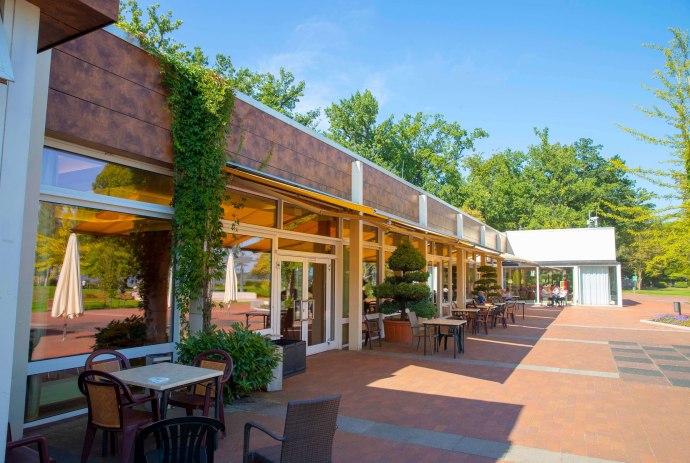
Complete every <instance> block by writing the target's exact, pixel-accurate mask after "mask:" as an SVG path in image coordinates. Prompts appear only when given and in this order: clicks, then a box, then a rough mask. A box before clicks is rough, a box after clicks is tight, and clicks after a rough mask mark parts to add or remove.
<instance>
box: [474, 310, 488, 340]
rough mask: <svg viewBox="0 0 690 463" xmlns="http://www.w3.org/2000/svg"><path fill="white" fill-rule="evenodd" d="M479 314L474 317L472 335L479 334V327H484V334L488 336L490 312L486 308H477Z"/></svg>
mask: <svg viewBox="0 0 690 463" xmlns="http://www.w3.org/2000/svg"><path fill="white" fill-rule="evenodd" d="M478 308H479V312H477V313H476V314H475V315H474V321H473V323H472V334H479V327H480V326H482V325H484V333H486V334H489V317H490V315H491V311H490V310H489V309H488V308H486V307H481V306H480V307H478Z"/></svg>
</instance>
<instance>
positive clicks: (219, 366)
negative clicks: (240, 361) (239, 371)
mask: <svg viewBox="0 0 690 463" xmlns="http://www.w3.org/2000/svg"><path fill="white" fill-rule="evenodd" d="M192 365H194V366H195V367H200V368H208V369H210V370H218V371H222V372H223V376H222V377H221V378H220V387H221V390H222V388H223V386H224V385H225V383H227V382H228V381H229V380H230V377H231V376H232V357H230V354H228V353H227V352H225V351H224V350H220V349H213V350H207V351H205V352H202V353H200V354H199V355H197V356H196V357H194V360H193V361H192ZM212 383H213V382H212V381H210V382H208V383H202V384H197V385H196V386H195V387H194V394H196V395H201V396H203V395H206V388H207V386H208V384H212ZM215 396H216V391H215V389H214V390H211V397H215Z"/></svg>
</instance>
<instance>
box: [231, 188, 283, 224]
mask: <svg viewBox="0 0 690 463" xmlns="http://www.w3.org/2000/svg"><path fill="white" fill-rule="evenodd" d="M229 193H230V197H229V198H228V199H227V200H225V201H223V218H224V219H225V220H231V221H233V222H238V223H244V224H250V225H259V226H261V227H271V228H274V227H275V226H276V211H277V210H278V206H277V201H276V200H274V199H269V198H264V197H263V196H258V195H252V194H249V193H245V192H242V191H237V190H230V192H229Z"/></svg>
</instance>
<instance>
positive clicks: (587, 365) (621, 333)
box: [30, 296, 690, 463]
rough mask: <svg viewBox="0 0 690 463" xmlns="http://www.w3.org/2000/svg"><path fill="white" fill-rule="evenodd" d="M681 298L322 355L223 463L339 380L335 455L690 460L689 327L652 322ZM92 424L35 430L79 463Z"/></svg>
mask: <svg viewBox="0 0 690 463" xmlns="http://www.w3.org/2000/svg"><path fill="white" fill-rule="evenodd" d="M672 301H673V299H664V298H661V297H644V296H632V297H627V298H626V301H625V302H626V306H625V307H623V308H614V307H611V308H594V307H567V308H562V309H561V308H551V307H543V306H542V307H537V306H535V307H529V306H528V307H527V310H526V313H525V315H526V316H525V318H524V320H523V319H522V316H521V314H520V315H518V316H517V319H516V323H515V324H512V323H510V324H509V325H508V328H506V329H504V328H502V327H498V328H493V329H491V330H490V331H489V334H488V335H485V334H483V333H482V334H480V335H476V336H468V338H467V340H466V346H465V347H466V352H465V354H461V355H459V356H458V359H456V360H454V359H453V355H452V352H451V350H450V349H451V348H452V347H451V345H449V346H448V349H449V350H448V351H442V352H440V353H434V355H432V356H426V357H424V356H423V355H422V352H421V351H422V349H421V347H420V350H419V351H416V350H415V349H414V347H410V346H409V345H401V344H392V343H386V342H384V343H383V347H382V348H381V347H378V344H377V343H375V344H374V348H373V349H372V350H369V348H368V347H367V348H366V349H365V350H363V351H362V352H361V353H360V352H350V351H330V352H327V353H324V354H319V355H314V356H311V357H309V358H308V360H307V371H306V373H304V374H300V375H297V376H294V377H292V378H289V379H287V380H285V381H284V384H283V386H284V389H283V391H282V392H274V393H260V394H257V395H255V396H253V397H252V398H251V399H249V400H242V401H236V402H234V403H233V404H231V405H228V406H227V407H226V410H227V411H226V420H227V422H228V425H229V433H228V436H227V437H226V438H225V439H223V440H222V441H221V447H220V449H219V451H218V453H217V457H218V460H217V461H221V462H225V461H235V462H238V461H241V448H242V430H243V425H244V423H245V422H246V421H248V420H254V421H258V422H260V423H263V424H266V425H267V426H269V427H271V428H272V429H274V430H275V431H277V432H282V422H283V421H282V418H283V417H284V414H285V404H286V403H287V401H288V400H295V399H307V398H316V397H321V396H326V395H329V394H332V393H335V392H340V393H342V395H343V397H342V402H341V407H340V417H339V422H338V426H339V429H338V432H337V433H336V438H335V444H334V461H336V462H355V461H356V462H385V461H390V462H421V461H425V462H426V461H429V462H433V461H444V462H448V461H453V462H495V461H502V462H503V461H505V462H530V463H531V462H609V461H626V462H687V461H689V460H690V457H689V455H690V440H688V439H687V426H688V423H690V331H684V330H679V329H674V328H670V327H669V328H667V327H660V326H656V325H650V324H645V323H641V322H640V319H648V318H651V317H652V316H654V315H657V314H660V313H670V312H672ZM689 309H690V308H689ZM451 344H452V343H451ZM83 429H84V419H83V418H78V419H74V420H71V421H67V422H63V423H59V424H54V425H51V426H50V427H44V428H42V429H38V430H32V431H31V432H30V433H39V432H40V433H43V434H45V435H46V436H47V437H48V441H49V445H50V447H51V453H52V454H53V455H54V456H55V457H56V458H57V459H58V461H60V462H65V463H69V462H73V461H78V456H79V453H80V450H81V443H82V436H83ZM252 439H253V441H254V443H255V444H256V445H262V444H267V443H268V441H265V440H263V439H261V438H259V435H258V434H256V435H253V438H252ZM99 442H100V435H99V438H98V439H97V441H96V443H95V445H94V451H93V458H92V460H91V461H94V462H99V461H117V459H116V458H112V457H110V458H107V459H103V458H101V457H100V456H99V450H100V445H99Z"/></svg>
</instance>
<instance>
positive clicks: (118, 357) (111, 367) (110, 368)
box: [86, 349, 132, 373]
mask: <svg viewBox="0 0 690 463" xmlns="http://www.w3.org/2000/svg"><path fill="white" fill-rule="evenodd" d="M99 357H105V358H102V359H100V360H96V359H98V358H99ZM131 367H132V366H131V365H130V364H129V359H128V358H127V357H125V356H124V355H123V354H121V353H119V352H118V351H116V350H111V349H98V350H95V351H93V352H92V353H91V355H89V356H88V357H87V358H86V369H87V370H98V371H104V372H106V373H112V372H114V371H121V370H127V369H128V368H131Z"/></svg>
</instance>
